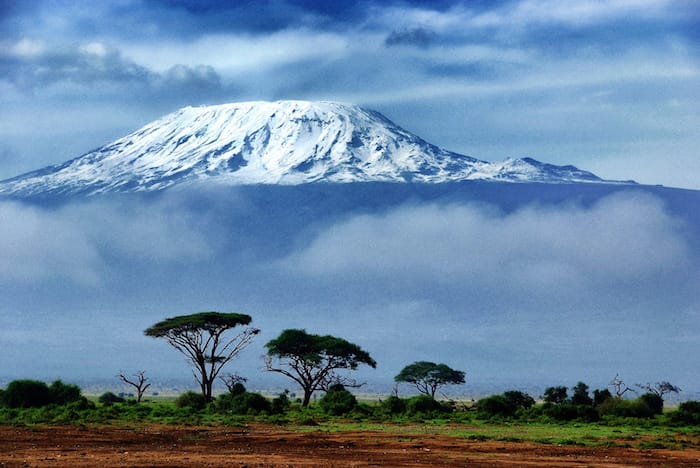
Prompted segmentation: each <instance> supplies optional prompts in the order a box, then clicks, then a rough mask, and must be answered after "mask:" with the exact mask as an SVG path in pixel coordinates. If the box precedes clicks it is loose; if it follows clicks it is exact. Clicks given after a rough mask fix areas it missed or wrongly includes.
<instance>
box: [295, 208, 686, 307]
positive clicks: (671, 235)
mask: <svg viewBox="0 0 700 468" xmlns="http://www.w3.org/2000/svg"><path fill="white" fill-rule="evenodd" d="M678 227H679V226H678V222H677V221H676V220H674V219H673V218H672V217H671V216H670V215H669V214H667V213H666V212H665V211H664V207H663V205H662V203H661V202H660V201H659V200H657V199H655V198H653V197H650V196H646V195H644V196H640V195H632V194H621V195H615V196H611V197H608V198H606V199H602V200H601V201H599V202H597V203H596V204H595V205H594V206H592V207H588V208H585V207H580V206H568V207H540V206H530V207H526V208H521V209H519V210H518V211H516V212H513V213H510V214H503V213H501V212H499V211H498V210H496V209H494V208H490V207H486V206H482V205H469V204H466V205H465V204H453V205H446V206H444V205H442V206H441V205H427V206H425V205H423V206H404V207H402V208H399V209H396V210H393V211H391V212H389V213H386V214H383V215H363V216H356V217H353V218H351V219H349V220H347V221H345V222H343V223H341V224H338V225H335V226H333V227H331V228H329V229H328V230H326V231H325V232H323V233H321V234H320V235H319V236H318V237H317V238H316V239H315V240H314V241H313V242H312V243H311V245H309V246H308V247H307V248H306V249H304V250H303V251H301V252H298V253H296V254H294V255H292V256H290V257H289V258H288V259H287V260H286V263H285V265H286V266H287V267H288V268H290V269H292V270H294V271H298V272H300V273H303V274H304V275H307V276H310V277H317V278H329V277H332V278H339V277H340V278H343V277H345V278H352V279H353V281H354V282H358V281H359V282H363V281H364V282H367V283H368V284H372V283H373V282H376V281H381V282H387V283H389V284H391V283H392V282H394V283H396V282H405V283H408V284H413V285H414V286H418V285H421V284H426V283H428V284H432V285H434V286H440V285H442V286H444V287H449V288H455V287H457V288H462V289H467V290H482V291H483V290H486V291H494V292H495V291H499V292H500V293H505V294H508V293H515V294H528V293H529V294H535V295H540V294H543V295H545V296H557V295H561V294H562V293H567V294H568V293H576V294H578V295H581V294H583V295H588V294H594V295H595V294H601V293H603V292H609V291H612V290H617V291H620V292H621V291H629V290H630V289H639V288H643V287H645V286H644V285H649V284H657V285H660V284H665V283H667V282H668V280H669V278H671V277H675V276H677V275H679V274H682V273H684V272H686V270H687V267H688V265H689V264H690V262H691V259H690V256H691V254H690V252H689V247H688V245H687V242H686V240H685V239H684V237H683V236H682V234H681V231H680V230H679V229H678Z"/></svg>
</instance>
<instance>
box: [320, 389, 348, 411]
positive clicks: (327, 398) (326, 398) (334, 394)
mask: <svg viewBox="0 0 700 468" xmlns="http://www.w3.org/2000/svg"><path fill="white" fill-rule="evenodd" d="M319 406H320V407H321V409H322V410H323V411H324V412H325V413H328V414H332V415H334V416H341V415H343V414H348V413H349V412H351V411H352V410H353V409H355V407H356V406H357V399H356V398H355V395H353V394H352V393H350V392H349V391H347V390H346V389H345V387H344V386H343V385H341V384H337V385H333V386H331V388H329V389H328V391H327V392H326V394H325V395H323V397H321V400H320V401H319Z"/></svg>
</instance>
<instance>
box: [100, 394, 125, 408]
mask: <svg viewBox="0 0 700 468" xmlns="http://www.w3.org/2000/svg"><path fill="white" fill-rule="evenodd" d="M97 401H99V402H100V403H102V404H103V405H106V406H109V405H113V404H114V403H124V398H122V397H120V396H118V395H115V394H114V393H112V392H104V393H103V394H102V395H100V396H99V398H97Z"/></svg>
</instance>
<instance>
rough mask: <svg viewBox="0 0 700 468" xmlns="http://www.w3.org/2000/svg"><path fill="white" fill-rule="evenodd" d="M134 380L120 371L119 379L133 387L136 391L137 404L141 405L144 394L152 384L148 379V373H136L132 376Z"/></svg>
mask: <svg viewBox="0 0 700 468" xmlns="http://www.w3.org/2000/svg"><path fill="white" fill-rule="evenodd" d="M132 376H133V379H131V378H129V377H127V376H126V375H125V374H124V372H123V371H119V375H118V376H117V377H119V379H120V380H121V381H122V382H124V383H127V384H129V385H131V386H132V387H134V388H135V389H136V403H141V398H142V397H143V394H144V392H145V391H146V389H147V388H148V387H150V386H151V384H150V383H149V382H148V377H146V371H142V370H140V371H136V372H134V373H133V374H132Z"/></svg>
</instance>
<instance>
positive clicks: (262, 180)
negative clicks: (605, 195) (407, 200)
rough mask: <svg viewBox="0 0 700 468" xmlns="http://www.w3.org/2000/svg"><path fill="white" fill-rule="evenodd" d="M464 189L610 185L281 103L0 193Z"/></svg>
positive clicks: (370, 121) (139, 135)
mask: <svg viewBox="0 0 700 468" xmlns="http://www.w3.org/2000/svg"><path fill="white" fill-rule="evenodd" d="M462 180H486V181H498V182H542V183H549V184H551V183H584V182H585V183H612V182H613V181H605V180H603V179H601V178H599V177H597V176H595V175H594V174H591V173H590V172H586V171H582V170H579V169H577V168H576V167H573V166H555V165H551V164H544V163H541V162H539V161H536V160H534V159H530V158H524V159H506V160H505V161H502V162H496V163H490V162H486V161H481V160H478V159H475V158H472V157H469V156H465V155H461V154H457V153H454V152H451V151H447V150H444V149H442V148H439V147H437V146H435V145H432V144H429V143H427V142H426V141H424V140H423V139H421V138H419V137H418V136H416V135H413V134H412V133H410V132H408V131H406V130H404V129H402V128H400V127H399V126H397V125H396V124H394V123H393V122H391V121H390V120H389V119H387V118H386V117H384V116H383V115H381V114H379V113H378V112H375V111H370V110H365V109H363V108H360V107H357V106H353V105H349V104H342V103H335V102H305V101H278V102H245V103H234V104H223V105H216V106H206V107H186V108H183V109H180V110H178V111H176V112H174V113H172V114H169V115H166V116H165V117H163V118H161V119H159V120H156V121H154V122H152V123H149V124H148V125H146V126H144V127H143V128H141V129H139V130H137V131H135V132H133V133H131V134H129V135H127V136H125V137H123V138H120V139H118V140H116V141H114V142H113V143H110V144H108V145H106V146H103V147H100V148H97V149H96V150H94V151H91V152H89V153H87V154H85V155H83V156H80V157H78V158H75V159H72V160H70V161H68V162H65V163H63V164H58V165H53V166H49V167H46V168H44V169H39V170H37V171H33V172H29V173H27V174H24V175H20V176H17V177H14V178H11V179H7V180H4V181H2V182H0V194H5V195H14V196H20V197H23V196H34V195H58V194H65V195H71V194H87V195H91V194H96V193H107V192H143V191H158V190H163V189H166V188H169V187H173V186H176V185H182V184H197V183H206V184H219V185H224V186H227V185H251V184H279V185H299V184H307V183H312V182H331V183H347V182H417V183H440V182H454V181H462Z"/></svg>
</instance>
